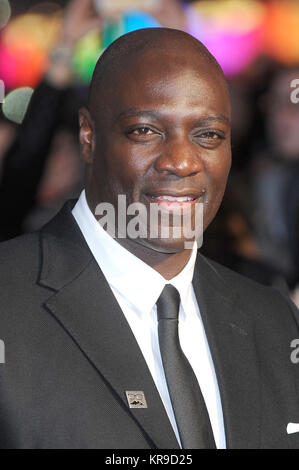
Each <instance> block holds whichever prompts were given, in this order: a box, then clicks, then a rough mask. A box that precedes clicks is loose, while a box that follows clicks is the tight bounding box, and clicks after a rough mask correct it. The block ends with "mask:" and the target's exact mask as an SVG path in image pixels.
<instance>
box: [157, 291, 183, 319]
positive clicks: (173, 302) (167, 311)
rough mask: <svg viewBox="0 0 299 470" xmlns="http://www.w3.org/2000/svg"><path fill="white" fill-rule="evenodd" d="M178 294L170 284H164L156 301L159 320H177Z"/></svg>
mask: <svg viewBox="0 0 299 470" xmlns="http://www.w3.org/2000/svg"><path fill="white" fill-rule="evenodd" d="M179 308H180V294H179V292H178V290H177V289H176V288H175V287H174V286H172V285H171V284H166V286H165V287H164V289H163V290H162V292H161V294H160V297H159V298H158V300H157V314H158V321H159V320H170V319H174V320H177V319H178V317H179Z"/></svg>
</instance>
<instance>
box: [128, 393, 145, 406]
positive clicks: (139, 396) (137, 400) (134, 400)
mask: <svg viewBox="0 0 299 470" xmlns="http://www.w3.org/2000/svg"><path fill="white" fill-rule="evenodd" d="M126 396H127V400H128V404H129V407H130V408H147V403H146V399H145V396H144V392H142V391H137V392H136V391H131V390H130V391H126Z"/></svg>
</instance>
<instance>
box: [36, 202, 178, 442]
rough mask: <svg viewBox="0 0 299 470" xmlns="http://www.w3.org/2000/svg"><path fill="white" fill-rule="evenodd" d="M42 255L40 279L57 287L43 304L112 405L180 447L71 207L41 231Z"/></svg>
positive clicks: (156, 438) (153, 437)
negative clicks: (141, 404) (131, 400)
mask: <svg viewBox="0 0 299 470" xmlns="http://www.w3.org/2000/svg"><path fill="white" fill-rule="evenodd" d="M58 227H59V230H57V229H58ZM57 233H59V236H57V235H55V234H57ZM66 236H67V238H66ZM42 253H43V267H42V270H41V275H40V280H39V283H40V284H41V285H43V286H46V287H48V288H51V289H53V290H55V293H54V294H53V295H52V296H51V297H50V298H49V299H48V301H47V302H46V304H45V307H46V309H47V310H48V311H50V312H51V313H52V314H53V315H54V316H55V317H56V319H57V320H58V321H59V322H60V323H61V324H62V325H63V327H64V328H65V330H66V331H67V333H68V334H69V335H70V336H71V337H72V339H73V340H74V342H75V343H76V344H77V345H78V347H79V348H80V349H81V351H82V353H83V354H84V355H85V356H86V358H87V359H88V361H89V362H90V365H91V366H93V367H95V368H96V369H97V370H98V372H99V374H100V376H101V379H102V380H104V382H105V383H106V385H107V386H108V388H109V389H110V391H111V394H112V395H111V407H113V406H114V403H115V399H117V400H118V402H119V404H120V405H121V406H123V407H125V409H126V410H127V412H128V415H129V416H130V418H131V419H133V420H135V422H136V424H137V425H138V426H139V427H141V428H142V430H143V432H144V434H145V437H146V439H147V440H148V441H149V444H150V445H151V446H152V447H157V448H165V449H167V448H170V449H174V448H179V447H178V443H177V441H176V438H175V435H174V433H173V430H172V426H171V424H170V422H169V420H168V417H167V414H166V411H165V409H164V406H163V404H162V401H161V399H160V395H159V393H158V391H157V389H156V386H155V384H154V382H153V380H152V377H151V374H150V372H149V370H148V367H147V364H146V362H145V360H144V358H143V355H142V353H141V351H140V349H139V346H138V344H137V342H136V340H135V337H134V335H133V333H132V331H131V329H130V327H129V325H128V323H127V321H126V319H125V317H124V315H123V313H122V311H121V309H120V307H119V305H118V303H117V301H116V299H115V297H114V295H113V293H112V291H111V289H110V287H109V285H108V283H107V281H106V279H105V277H104V275H103V274H102V272H101V271H100V269H99V267H98V265H97V263H96V261H95V260H94V258H93V256H92V255H91V253H90V251H89V249H88V247H87V245H86V244H85V241H84V239H83V237H82V235H81V232H80V231H79V229H78V228H77V225H76V223H75V222H74V220H73V217H72V215H71V214H70V212H69V210H65V211H64V215H63V217H61V214H60V215H59V216H58V218H56V220H54V221H53V222H51V224H49V225H48V226H47V227H46V228H45V229H44V230H43V232H42ZM126 391H143V392H144V395H145V398H146V401H147V408H144V409H142V408H132V409H130V408H129V407H128V402H127V398H126V395H125V392H126ZM113 396H114V398H113Z"/></svg>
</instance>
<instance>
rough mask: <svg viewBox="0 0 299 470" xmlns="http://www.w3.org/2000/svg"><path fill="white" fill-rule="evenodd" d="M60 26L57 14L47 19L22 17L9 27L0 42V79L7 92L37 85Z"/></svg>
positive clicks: (33, 16)
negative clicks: (7, 89) (8, 89)
mask: <svg viewBox="0 0 299 470" xmlns="http://www.w3.org/2000/svg"><path fill="white" fill-rule="evenodd" d="M60 24H61V18H60V12H59V13H57V12H55V13H54V14H53V15H48V16H45V15H37V14H26V15H21V16H19V17H16V18H15V19H13V20H12V21H11V22H10V23H9V24H8V25H7V26H6V28H5V29H4V30H3V31H2V34H1V40H0V76H1V78H2V80H4V82H5V85H6V87H7V88H10V89H11V88H17V87H21V86H31V87H34V86H36V85H37V84H38V82H39V81H40V79H41V77H42V75H43V73H44V72H45V70H46V67H47V65H48V63H49V59H48V57H49V52H50V50H51V49H52V48H53V46H54V44H55V43H56V41H57V36H58V32H59V31H60Z"/></svg>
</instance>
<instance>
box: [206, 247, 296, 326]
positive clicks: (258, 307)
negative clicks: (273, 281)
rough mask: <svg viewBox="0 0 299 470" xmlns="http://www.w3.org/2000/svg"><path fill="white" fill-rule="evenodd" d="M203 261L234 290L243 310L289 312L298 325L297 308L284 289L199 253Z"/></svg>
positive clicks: (263, 312)
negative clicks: (262, 281)
mask: <svg viewBox="0 0 299 470" xmlns="http://www.w3.org/2000/svg"><path fill="white" fill-rule="evenodd" d="M201 257H202V258H203V259H204V262H205V263H207V264H208V265H209V267H210V269H212V270H213V271H214V273H215V274H217V276H218V277H220V278H221V279H222V281H223V282H224V283H225V284H226V286H227V289H229V290H231V291H232V292H236V294H237V297H238V300H239V303H240V304H241V305H242V306H243V307H244V310H248V309H250V310H251V311H255V312H256V313H257V312H259V311H261V313H262V316H264V315H267V312H269V314H270V313H271V314H274V312H275V311H276V312H290V311H291V313H292V315H293V317H294V318H295V320H296V323H297V324H298V325H299V310H298V308H297V307H296V305H295V304H294V303H293V302H292V300H291V298H290V296H289V293H288V292H287V290H286V289H283V290H282V289H280V288H278V287H275V286H266V285H263V284H260V283H259V282H256V281H254V280H252V279H249V278H248V277H246V276H243V275H242V274H239V273H237V272H235V271H232V270H231V269H230V268H227V267H226V266H223V265H221V264H219V263H217V262H216V261H213V260H211V259H208V258H206V257H204V256H202V255H201Z"/></svg>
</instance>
